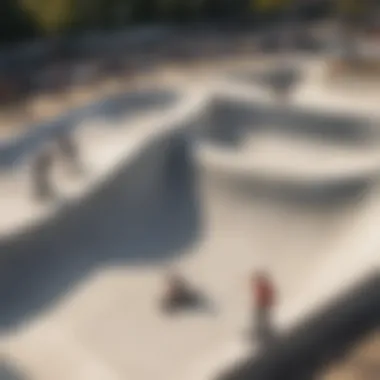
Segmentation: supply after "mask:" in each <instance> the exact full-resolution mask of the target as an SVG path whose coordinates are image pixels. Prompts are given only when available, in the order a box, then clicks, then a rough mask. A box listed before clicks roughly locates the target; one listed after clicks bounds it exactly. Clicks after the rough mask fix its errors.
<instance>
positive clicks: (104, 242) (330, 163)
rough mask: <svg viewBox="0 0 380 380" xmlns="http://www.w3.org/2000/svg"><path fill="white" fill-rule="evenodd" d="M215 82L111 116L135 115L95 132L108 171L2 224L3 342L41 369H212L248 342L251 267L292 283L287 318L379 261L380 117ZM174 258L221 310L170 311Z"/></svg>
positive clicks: (79, 374) (70, 373)
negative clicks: (166, 297) (146, 108)
mask: <svg viewBox="0 0 380 380" xmlns="http://www.w3.org/2000/svg"><path fill="white" fill-rule="evenodd" d="M229 80H230V79H229ZM207 85H208V86H206V85H205V84H203V86H202V84H197V85H196V86H194V85H191V86H190V85H189V86H188V88H187V89H184V88H183V87H184V86H183V84H182V83H181V91H178V92H179V93H180V94H181V93H182V94H184V96H183V97H182V98H183V99H184V100H183V101H182V102H181V101H179V102H178V104H177V103H176V102H172V103H170V102H169V105H168V106H167V108H166V109H164V110H162V108H161V111H162V112H160V116H158V113H157V112H156V113H154V114H153V116H152V115H150V116H149V117H147V118H145V119H144V120H138V117H137V118H136V120H135V118H134V117H132V118H130V117H126V119H125V120H124V119H123V117H121V121H120V120H119V121H117V122H115V121H113V122H114V123H116V124H117V123H119V124H122V123H123V122H124V121H125V123H126V124H127V125H130V124H132V123H133V124H134V123H135V124H136V125H137V126H138V127H137V128H136V130H134V131H133V132H132V130H131V128H129V127H127V128H128V133H127V134H125V135H123V133H122V132H121V130H120V129H112V128H111V129H112V130H115V132H112V133H113V135H112V134H111V137H109V136H108V137H107V135H108V134H109V133H108V130H107V133H105V132H104V130H103V129H102V131H101V132H98V131H97V130H96V129H91V128H90V130H89V131H87V130H86V135H85V136H86V139H85V141H86V142H87V144H88V145H92V147H91V149H92V150H93V151H94V152H95V151H96V153H97V154H96V155H94V157H97V158H96V159H97V160H99V161H101V162H102V163H101V165H100V166H99V167H96V170H99V173H100V174H99V176H95V177H94V178H95V179H92V180H89V181H88V182H85V183H84V184H82V187H81V188H80V190H76V191H73V193H70V194H73V195H72V196H70V198H69V201H68V202H67V203H65V204H64V207H59V208H57V207H55V206H50V205H48V206H46V209H48V210H47V211H46V215H44V216H39V221H38V223H35V225H34V227H33V228H25V224H24V225H22V227H23V228H20V227H19V226H20V225H18V228H19V231H18V232H14V231H15V230H12V233H11V234H8V235H6V233H4V234H3V236H2V242H1V256H2V259H1V260H2V269H1V271H2V274H1V298H0V302H1V307H2V310H3V313H2V315H1V333H2V334H1V345H0V348H1V354H2V355H3V357H4V358H5V360H9V361H10V362H14V363H16V365H17V366H19V367H20V369H21V370H23V371H25V373H27V374H29V376H30V378H32V379H34V378H35V379H41V380H44V379H50V378H56V379H58V380H59V379H77V378H78V379H79V378H83V377H89V376H90V377H95V376H98V378H100V379H103V378H104V379H121V378H126V377H128V378H129V377H130V378H135V379H137V380H138V379H142V380H143V379H148V378H151V377H152V376H155V377H156V378H162V379H173V380H174V379H181V378H183V379H190V378H191V379H206V378H213V377H215V376H216V375H217V374H218V373H219V372H220V371H222V370H223V368H227V367H228V365H229V362H230V361H232V362H234V361H235V360H239V359H241V358H243V357H244V356H245V355H246V354H247V352H248V351H249V349H248V348H247V342H246V339H244V335H245V330H246V329H247V328H248V327H249V301H248V299H247V298H248V295H247V294H246V290H245V286H246V284H245V282H246V278H247V276H249V273H250V271H251V270H252V269H253V268H255V267H260V268H266V269H268V270H269V271H270V272H271V275H272V276H273V278H274V281H275V283H276V284H277V286H278V288H279V289H280V294H281V302H280V305H279V310H278V313H277V312H276V321H277V324H278V326H279V329H287V328H288V326H293V325H296V324H297V321H298V320H299V319H302V318H303V317H305V316H309V315H314V313H316V311H317V310H319V308H320V307H321V305H324V304H326V303H328V302H329V301H330V300H331V299H332V298H334V296H337V295H340V294H341V293H343V292H344V291H346V290H347V289H349V288H350V287H351V286H353V285H355V284H356V283H360V281H362V280H363V279H365V278H367V276H368V275H370V274H372V272H374V271H375V270H376V269H377V266H378V257H377V254H376V250H377V244H378V243H379V241H378V233H377V230H376V224H377V221H378V218H380V202H379V201H380V199H379V196H380V194H379V189H378V183H377V175H378V170H379V167H380V166H379V163H380V156H379V154H378V153H377V151H376V148H377V147H378V145H377V144H378V141H377V139H378V135H377V133H378V132H377V130H376V128H375V127H376V121H377V120H376V118H375V116H374V117H373V118H370V120H368V118H367V117H365V116H363V114H364V113H365V112H364V111H366V110H364V111H362V112H358V114H356V113H355V112H352V107H351V106H350V105H346V107H347V108H346V110H345V111H344V112H341V113H339V112H336V113H337V114H338V115H336V113H335V114H334V115H331V110H329V109H327V110H326V111H325V113H323V112H321V105H320V104H314V107H315V108H314V109H313V108H312V106H313V104H312V102H311V101H310V103H311V104H307V105H306V106H305V103H302V102H301V101H297V98H296V100H295V101H294V102H293V103H290V105H287V106H286V107H285V108H284V107H282V106H279V105H278V104H276V102H273V101H272V100H270V98H269V97H268V94H267V92H266V91H265V90H261V89H257V88H256V87H255V86H252V87H253V88H252V89H250V88H247V87H245V88H241V87H239V84H237V85H236V86H232V85H231V86H227V85H226V83H225V82H224V79H223V80H220V79H219V78H218V79H215V80H214V81H212V80H210V81H209V82H208V83H207ZM204 87H207V89H205V88H204ZM210 88H211V90H210ZM179 97H180V98H181V96H179ZM300 98H303V96H300ZM322 106H323V105H322ZM343 106H344V104H342V103H340V104H337V105H336V108H337V109H338V110H339V109H340V110H341V111H342V109H343ZM366 106H367V107H369V106H368V104H367V105H366ZM137 108H139V107H137ZM305 108H309V109H306V110H305ZM330 108H332V105H331V102H330ZM349 110H350V111H349ZM372 111H373V113H376V109H375V108H374V107H373V108H372ZM342 113H343V115H342ZM351 113H353V115H352V116H351ZM100 114H102V112H100ZM347 114H348V115H349V116H347ZM99 118H100V119H101V118H102V117H101V116H100V117H99ZM102 123H103V124H102V125H104V120H103V121H102ZM107 123H109V124H111V125H112V122H111V121H109V120H107ZM83 130H85V128H84V129H83ZM97 133H99V134H97ZM122 135H123V136H124V137H123V139H122V138H121V136H122ZM300 135H301V136H300ZM289 136H290V137H289ZM297 136H298V138H299V139H298V140H297ZM79 141H81V142H82V140H81V139H79ZM127 141H128V142H130V144H127ZM84 145H85V144H84V143H83V146H84ZM102 145H104V147H102ZM107 145H108V149H107V148H106V146H107ZM85 149H90V147H88V148H84V153H86V150H85ZM86 156H88V154H86ZM334 157H339V160H336V162H335V161H334V159H333V158H334ZM94 160H95V159H94ZM104 162H106V163H107V164H105V163H104ZM57 176H58V177H59V178H60V177H62V174H57ZM62 181H63V180H62ZM23 196H24V197H25V196H26V194H23ZM17 202H19V200H18V201H17ZM21 207H22V206H21ZM24 210H25V209H24ZM52 210H53V211H52ZM20 214H21V215H22V213H20ZM36 215H37V213H36V212H33V216H34V217H36ZM32 224H33V223H32ZM4 230H5V231H6V228H4ZM348 252H349V254H348ZM171 266H175V267H178V268H180V270H181V271H183V272H184V273H185V274H186V276H188V277H189V279H190V281H192V282H193V283H194V285H195V286H197V287H199V288H200V289H202V290H203V291H204V292H205V294H206V296H207V297H208V298H209V299H210V302H211V303H212V304H213V305H214V309H213V312H212V313H204V312H197V313H191V314H189V315H184V316H181V317H179V318H177V319H170V318H167V317H164V316H162V315H161V314H160V313H159V312H158V311H157V300H158V298H159V296H160V287H161V280H162V275H163V274H164V272H165V270H166V268H167V267H171ZM46 357H47V358H48V360H46V359H44V360H42V358H46ZM147 363H149V365H147ZM208 367H210V368H208ZM212 367H215V368H212ZM57 368H59V371H58V370H57ZM95 374H96V375H95Z"/></svg>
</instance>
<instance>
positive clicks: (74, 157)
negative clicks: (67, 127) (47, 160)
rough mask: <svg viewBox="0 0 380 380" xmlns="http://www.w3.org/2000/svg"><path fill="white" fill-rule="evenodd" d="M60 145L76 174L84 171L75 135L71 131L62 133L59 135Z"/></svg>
mask: <svg viewBox="0 0 380 380" xmlns="http://www.w3.org/2000/svg"><path fill="white" fill-rule="evenodd" d="M58 147H59V150H60V152H61V154H62V156H63V158H64V159H65V161H66V162H67V163H68V164H69V166H70V169H71V170H72V171H73V172H75V173H76V174H79V173H82V167H81V165H80V157H79V150H78V146H77V145H76V143H75V140H74V138H73V136H72V135H70V134H69V133H66V134H62V135H60V136H59V137H58Z"/></svg>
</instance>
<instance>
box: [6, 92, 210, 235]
mask: <svg viewBox="0 0 380 380" xmlns="http://www.w3.org/2000/svg"><path fill="white" fill-rule="evenodd" d="M203 106H204V98H203V96H202V93H199V92H196V93H194V92H192V91H191V90H189V91H186V90H184V91H183V93H182V97H179V99H178V101H177V102H176V103H175V104H173V106H172V108H171V109H170V110H168V112H165V110H164V109H159V110H157V111H156V112H148V113H146V114H141V112H140V115H139V114H138V112H137V115H135V117H132V116H131V115H129V114H128V112H126V114H124V116H125V117H124V118H122V119H121V120H119V121H115V120H114V121H111V120H108V121H105V120H102V119H97V120H90V121H87V122H86V121H83V122H82V123H81V125H79V126H78V128H77V130H76V131H74V132H75V133H74V135H73V136H74V137H75V140H76V142H77V144H78V146H79V149H80V156H81V160H82V165H83V168H84V174H83V175H79V176H75V175H72V174H70V171H69V170H68V169H67V168H66V167H65V165H64V163H62V162H59V161H58V162H57V163H56V164H55V165H54V171H53V176H52V178H53V181H54V183H55V186H56V187H57V197H58V199H54V200H53V201H52V202H47V203H39V202H36V201H35V200H34V198H33V189H32V178H31V166H30V165H31V163H32V162H30V160H29V161H26V162H24V163H23V164H20V165H18V167H17V168H15V167H13V169H12V170H8V171H5V172H2V173H1V177H0V179H1V189H0V193H1V198H0V199H1V200H0V204H1V209H2V210H4V212H5V211H6V212H7V214H8V217H7V218H1V221H0V236H2V238H6V237H7V236H8V235H12V234H17V231H19V230H20V229H21V230H22V229H26V228H31V227H32V226H33V225H35V224H39V223H42V222H43V221H44V220H48V219H49V218H51V217H53V216H54V215H55V214H56V213H59V212H60V210H62V209H64V208H66V207H67V203H70V202H72V201H73V200H75V199H77V200H78V199H81V198H83V197H85V196H86V194H87V193H88V191H91V190H90V189H92V188H94V187H96V186H97V185H96V184H99V183H102V182H104V181H105V180H106V178H107V176H108V175H109V173H110V172H112V171H113V170H115V165H116V166H117V165H119V164H120V162H125V159H126V157H128V156H134V155H135V154H136V151H137V150H139V149H141V147H142V146H143V145H144V143H143V142H144V141H145V140H149V139H150V138H151V137H152V138H153V136H154V135H156V134H159V133H161V132H163V131H164V130H165V129H170V128H175V126H176V125H178V124H181V120H186V119H187V118H191V114H192V113H194V112H196V113H198V112H199V108H200V107H203ZM97 112H98V111H97ZM90 119H91V118H90ZM50 137H51V136H50ZM40 145H41V147H40V149H41V148H44V149H46V148H48V149H55V148H54V141H43V140H42V141H40ZM29 148H31V149H32V148H33V147H28V149H29ZM28 153H29V155H30V154H33V152H30V151H28ZM29 159H30V157H29ZM24 160H26V157H24Z"/></svg>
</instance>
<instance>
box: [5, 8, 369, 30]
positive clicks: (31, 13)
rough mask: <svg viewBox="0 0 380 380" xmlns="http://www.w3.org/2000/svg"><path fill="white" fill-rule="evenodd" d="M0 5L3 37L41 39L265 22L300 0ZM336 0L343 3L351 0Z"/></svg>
mask: <svg viewBox="0 0 380 380" xmlns="http://www.w3.org/2000/svg"><path fill="white" fill-rule="evenodd" d="M0 1H1V2H2V3H4V4H5V6H4V5H3V4H2V10H1V12H0V31H1V30H3V29H4V28H5V26H7V33H2V35H4V36H9V35H12V36H14V37H15V38H17V36H18V35H21V36H22V35H25V34H27V33H29V34H30V33H32V30H33V31H35V30H38V31H39V34H40V35H55V34H65V33H69V32H71V31H78V30H79V31H80V30H88V29H91V30H94V29H104V28H120V27H123V26H126V25H131V24H134V23H146V22H148V23H149V22H167V21H175V22H176V21H178V22H183V21H196V20H210V19H214V20H215V19H219V20H220V19H223V20H234V19H235V20H242V19H243V20H252V19H254V18H255V17H252V16H255V15H257V18H260V19H264V20H265V19H270V18H271V17H272V16H271V15H273V14H276V13H279V12H282V11H283V10H285V9H286V8H287V7H288V6H289V5H291V3H292V2H294V1H300V0H0ZM337 1H338V0H337ZM340 1H343V2H344V3H345V2H346V1H355V0H340ZM357 1H359V0H356V2H357ZM365 1H369V0H365ZM4 9H5V11H4ZM20 15H22V17H21V16H20ZM267 16H269V17H267ZM28 28H29V29H28ZM27 29H28V30H29V31H28V32H26V30H27Z"/></svg>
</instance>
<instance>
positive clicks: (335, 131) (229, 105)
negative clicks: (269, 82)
mask: <svg viewBox="0 0 380 380" xmlns="http://www.w3.org/2000/svg"><path fill="white" fill-rule="evenodd" d="M261 131H267V132H276V133H282V134H285V133H286V134H290V135H297V136H298V137H302V136H304V137H305V138H310V139H315V140H316V141H322V142H326V141H329V142H332V143H337V144H345V145H346V144H348V145H362V144H370V143H373V142H374V139H377V140H378V135H376V132H375V129H374V128H373V125H372V124H371V123H370V121H369V120H367V119H366V118H360V117H357V116H356V117H353V116H351V115H344V114H342V115H335V114H331V113H328V112H326V113H321V112H318V111H312V110H295V109H293V108H292V107H287V106H281V105H266V104H265V105H264V104H257V103H252V102H247V101H239V100H232V99H231V100H228V99H222V98H220V99H218V100H217V101H215V104H214V107H213V110H212V112H211V116H210V118H209V120H208V123H207V125H206V131H205V132H204V135H205V137H208V139H210V140H214V141H215V142H217V143H223V144H225V145H232V146H235V145H237V144H239V143H240V142H242V141H243V139H244V138H245V136H246V134H247V133H248V132H249V133H252V132H261Z"/></svg>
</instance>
